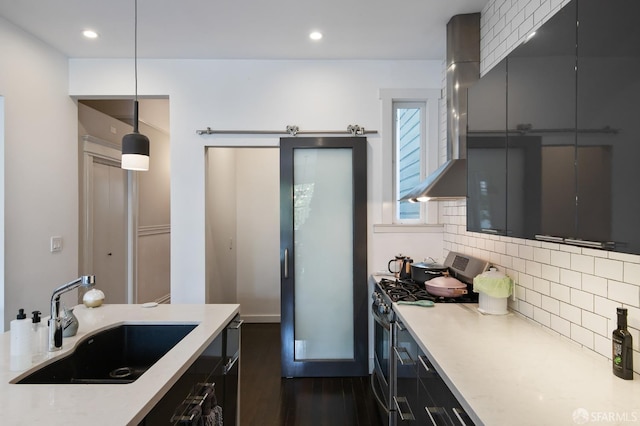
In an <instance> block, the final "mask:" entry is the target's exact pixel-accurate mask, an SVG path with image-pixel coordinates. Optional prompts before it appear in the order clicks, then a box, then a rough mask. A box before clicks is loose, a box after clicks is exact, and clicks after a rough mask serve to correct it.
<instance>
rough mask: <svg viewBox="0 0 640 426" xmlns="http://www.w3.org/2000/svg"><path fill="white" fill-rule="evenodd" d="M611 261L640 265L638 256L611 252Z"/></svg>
mask: <svg viewBox="0 0 640 426" xmlns="http://www.w3.org/2000/svg"><path fill="white" fill-rule="evenodd" d="M609 259H613V260H621V261H623V262H629V263H640V256H639V255H637V254H628V253H616V252H614V251H611V252H609Z"/></svg>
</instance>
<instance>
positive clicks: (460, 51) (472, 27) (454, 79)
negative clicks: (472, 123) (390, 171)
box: [400, 13, 480, 202]
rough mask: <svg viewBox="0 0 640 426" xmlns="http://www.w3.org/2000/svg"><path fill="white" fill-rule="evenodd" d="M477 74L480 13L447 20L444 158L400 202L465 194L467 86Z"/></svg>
mask: <svg viewBox="0 0 640 426" xmlns="http://www.w3.org/2000/svg"><path fill="white" fill-rule="evenodd" d="M479 76H480V13H469V14H463V15H455V16H454V17H452V18H451V19H450V20H449V22H448V23H447V98H446V99H447V161H446V162H445V163H444V164H443V165H441V166H440V167H438V169H437V170H436V171H435V172H433V173H432V174H431V175H429V176H428V177H427V178H426V179H425V180H424V181H422V182H421V183H420V184H419V185H417V186H416V187H415V188H413V189H412V190H411V191H409V193H407V194H406V195H405V196H404V197H402V198H401V199H400V201H412V202H417V201H428V200H454V199H459V198H465V197H466V196H467V159H466V158H467V89H468V88H469V87H470V86H471V85H472V84H473V83H475V82H476V81H477V80H478V79H479Z"/></svg>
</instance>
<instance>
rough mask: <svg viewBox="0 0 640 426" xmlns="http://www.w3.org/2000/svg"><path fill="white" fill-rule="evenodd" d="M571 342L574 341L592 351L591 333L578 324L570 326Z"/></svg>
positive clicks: (592, 340)
mask: <svg viewBox="0 0 640 426" xmlns="http://www.w3.org/2000/svg"><path fill="white" fill-rule="evenodd" d="M571 340H575V341H576V342H578V343H580V344H581V345H583V346H586V347H587V348H589V349H593V342H594V339H593V331H591V330H587V329H586V328H584V327H581V326H579V325H578V324H571Z"/></svg>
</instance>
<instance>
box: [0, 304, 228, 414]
mask: <svg viewBox="0 0 640 426" xmlns="http://www.w3.org/2000/svg"><path fill="white" fill-rule="evenodd" d="M239 310H240V307H239V305H236V304H228V305H207V304H201V305H173V304H167V305H165V304H161V305H158V306H156V307H151V308H145V307H143V306H142V305H108V304H106V305H102V306H101V307H99V308H86V307H85V306H84V305H79V306H77V307H76V308H75V309H74V314H75V315H76V317H77V318H78V321H79V324H80V326H79V328H78V333H77V334H76V336H74V337H65V338H64V341H63V349H62V350H61V351H57V352H53V353H48V354H47V355H46V359H44V360H43V361H42V362H40V363H39V364H35V365H33V366H32V367H31V368H29V369H28V370H25V371H21V372H20V371H18V372H14V371H9V350H10V347H9V345H10V333H9V332H6V333H4V334H3V335H2V336H1V339H0V355H1V358H0V375H1V378H0V413H1V414H0V418H1V419H2V420H1V422H0V423H2V424H10V425H34V424H47V425H80V424H91V425H95V426H99V425H105V426H106V425H109V426H113V425H137V424H138V423H139V422H140V421H141V420H142V419H143V418H144V416H145V415H146V414H147V413H148V412H149V411H150V410H151V408H153V406H154V405H155V404H156V403H157V402H158V401H159V400H160V399H161V398H162V396H163V395H164V393H166V391H167V390H169V388H170V387H171V386H172V385H173V383H174V382H175V381H176V380H177V379H178V378H179V377H180V376H181V375H182V373H184V371H186V369H187V368H188V367H189V365H191V363H192V362H193V361H194V360H195V359H196V358H197V356H198V355H199V354H200V353H201V352H202V351H203V350H204V349H205V348H206V347H207V346H208V345H209V343H211V342H212V341H213V339H214V338H215V337H216V336H217V335H218V334H219V333H220V332H221V331H222V330H223V329H224V327H225V326H226V324H227V323H228V322H229V321H231V320H232V319H233V318H234V316H235V315H236V314H237V313H238V312H239ZM120 324H198V326H197V327H196V328H195V329H194V330H193V331H192V332H191V333H189V334H188V335H187V336H186V337H185V338H184V339H182V340H181V341H180V342H179V343H178V344H177V345H176V346H174V347H173V349H171V350H170V351H169V352H167V354H166V355H165V356H163V357H162V358H161V359H160V360H159V361H158V362H156V363H155V364H154V365H153V366H152V367H151V368H149V369H148V370H147V371H146V372H145V373H144V374H143V375H142V376H141V377H140V378H138V380H136V381H135V382H133V383H130V384H108V385H107V384H99V385H93V384H90V385H89V384H63V385H31V384H12V383H11V382H12V381H15V380H18V379H20V378H22V377H23V376H26V375H28V374H29V373H30V372H32V371H34V370H36V369H37V368H38V367H39V366H41V365H43V364H48V363H51V362H54V361H55V360H56V359H58V358H60V357H64V356H65V355H66V354H68V353H69V352H70V351H73V348H74V346H75V344H76V343H77V342H78V341H80V340H82V339H83V338H84V337H86V336H87V335H91V334H93V333H95V332H97V331H100V330H104V329H107V328H111V327H114V326H117V325H120Z"/></svg>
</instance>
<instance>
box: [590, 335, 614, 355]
mask: <svg viewBox="0 0 640 426" xmlns="http://www.w3.org/2000/svg"><path fill="white" fill-rule="evenodd" d="M593 338H594V347H593V349H594V350H595V351H596V352H598V353H599V354H600V355H602V356H604V357H606V358H608V359H611V338H608V337H604V336H600V335H599V334H595V335H594V336H593Z"/></svg>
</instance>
